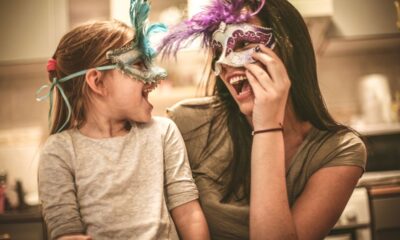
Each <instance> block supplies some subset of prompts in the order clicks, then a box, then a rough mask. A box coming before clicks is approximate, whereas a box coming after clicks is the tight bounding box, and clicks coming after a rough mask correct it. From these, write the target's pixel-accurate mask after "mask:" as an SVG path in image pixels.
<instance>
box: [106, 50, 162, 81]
mask: <svg viewBox="0 0 400 240" xmlns="http://www.w3.org/2000/svg"><path fill="white" fill-rule="evenodd" d="M107 59H110V60H111V61H112V62H113V63H114V64H116V66H117V68H118V69H120V70H121V71H122V72H123V73H125V74H127V75H128V76H130V77H132V78H134V79H136V80H140V81H142V82H143V83H158V82H159V81H160V80H163V79H165V78H166V77H167V72H166V71H165V70H164V69H163V68H160V67H157V66H154V65H153V63H152V61H146V59H147V58H146V57H145V56H143V51H141V50H140V49H137V48H133V47H132V46H131V45H130V46H128V47H125V48H120V49H116V50H111V51H109V52H107ZM139 62H142V63H143V64H144V66H145V69H143V68H140V69H139V68H137V67H135V66H134V65H135V64H137V63H139Z"/></svg>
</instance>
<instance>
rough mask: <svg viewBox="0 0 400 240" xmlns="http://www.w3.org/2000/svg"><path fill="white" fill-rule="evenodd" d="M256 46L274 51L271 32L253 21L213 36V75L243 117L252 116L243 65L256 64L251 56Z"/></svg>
mask: <svg viewBox="0 0 400 240" xmlns="http://www.w3.org/2000/svg"><path fill="white" fill-rule="evenodd" d="M259 44H263V45H265V46H267V47H269V48H273V47H274V44H275V40H274V38H273V35H272V30H271V29H268V28H263V27H261V22H260V20H259V19H258V18H256V17H252V18H251V19H250V20H249V21H248V22H247V23H244V24H232V25H227V26H225V27H222V29H220V30H217V31H216V32H214V34H213V42H212V50H213V58H214V60H213V63H212V64H213V68H214V71H215V73H216V74H217V75H218V76H219V77H220V78H221V79H222V81H223V82H224V84H225V86H226V87H227V88H228V90H229V92H230V94H231V95H232V97H233V98H234V99H235V101H236V103H237V104H238V105H239V108H240V111H241V112H242V113H243V114H245V115H246V116H251V115H252V112H253V105H254V94H253V91H252V89H251V87H250V84H249V82H248V80H247V77H246V74H245V70H246V69H245V68H244V64H246V63H254V62H255V61H254V60H253V59H252V58H251V54H252V53H253V52H254V49H255V47H256V46H257V45H259Z"/></svg>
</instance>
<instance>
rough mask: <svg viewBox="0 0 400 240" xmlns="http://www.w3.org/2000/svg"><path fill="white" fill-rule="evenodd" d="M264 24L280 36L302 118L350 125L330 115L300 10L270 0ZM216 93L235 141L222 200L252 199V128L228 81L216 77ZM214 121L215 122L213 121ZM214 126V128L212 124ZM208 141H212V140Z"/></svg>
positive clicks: (327, 125)
mask: <svg viewBox="0 0 400 240" xmlns="http://www.w3.org/2000/svg"><path fill="white" fill-rule="evenodd" d="M257 16H258V18H259V19H260V20H261V22H262V23H263V25H264V26H268V27H271V28H272V29H273V31H274V34H275V37H276V39H277V44H276V47H275V50H276V51H277V53H278V55H279V57H280V58H281V60H282V61H283V63H284V64H285V66H286V69H287V72H288V75H289V77H290V80H291V88H290V94H289V97H290V102H291V103H292V105H293V109H294V112H295V115H296V116H297V118H298V119H299V120H300V121H308V122H310V123H311V124H312V125H313V126H314V127H316V128H318V129H320V130H327V131H331V132H336V131H339V130H342V129H346V128H347V127H345V126H343V125H340V124H338V123H337V122H336V121H335V120H334V119H333V118H332V116H331V115H330V114H329V112H328V110H327V108H326V105H325V103H324V100H323V98H322V95H321V91H320V88H319V85H318V80H317V70H316V60H315V55H314V49H313V46H312V42H311V38H310V35H309V33H308V30H307V26H306V24H305V22H304V20H303V18H302V16H301V15H300V13H299V12H298V11H297V10H296V9H295V8H294V7H293V6H292V5H291V4H290V3H289V2H288V1H286V0H268V1H266V3H265V6H264V8H263V9H262V10H261V11H260V12H259V14H258V15H257ZM212 94H213V95H215V96H217V97H218V98H219V100H220V101H221V103H222V106H223V108H219V110H221V113H223V114H222V115H221V114H216V115H215V117H221V116H224V117H226V121H225V122H226V124H227V126H228V131H229V134H230V136H231V139H232V143H233V154H232V161H231V162H230V164H229V166H228V167H227V169H225V171H224V172H223V173H222V174H221V176H220V177H221V178H222V177H228V185H227V188H226V189H225V192H224V196H223V198H222V199H221V202H227V201H229V200H231V199H235V200H246V201H248V202H249V200H250V172H251V169H250V162H251V161H250V158H251V145H252V138H251V134H250V131H251V127H250V125H249V123H248V122H247V121H246V119H245V117H244V115H243V114H242V113H241V112H240V110H239V107H238V106H237V104H236V103H235V101H234V99H233V98H232V96H231V95H230V93H229V91H228V89H227V88H226V87H225V85H224V83H223V82H222V80H221V79H219V78H218V77H217V78H216V79H215V84H214V90H213V93H212ZM212 122H213V121H212ZM210 129H214V128H213V127H211V128H210ZM208 144H212V139H211V141H209V142H208Z"/></svg>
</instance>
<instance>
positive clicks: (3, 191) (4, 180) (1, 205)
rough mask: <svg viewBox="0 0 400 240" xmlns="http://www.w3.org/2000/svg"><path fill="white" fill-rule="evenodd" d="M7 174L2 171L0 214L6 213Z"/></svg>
mask: <svg viewBox="0 0 400 240" xmlns="http://www.w3.org/2000/svg"><path fill="white" fill-rule="evenodd" d="M6 184H7V172H6V171H5V170H0V214H2V213H4V210H5V205H6Z"/></svg>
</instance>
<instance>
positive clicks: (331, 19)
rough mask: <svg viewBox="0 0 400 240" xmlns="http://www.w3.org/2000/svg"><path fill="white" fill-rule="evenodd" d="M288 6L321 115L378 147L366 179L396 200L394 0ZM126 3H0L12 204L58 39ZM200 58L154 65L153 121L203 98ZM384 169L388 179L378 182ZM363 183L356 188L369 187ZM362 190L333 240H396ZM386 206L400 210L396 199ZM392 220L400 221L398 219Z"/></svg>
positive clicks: (166, 11)
mask: <svg viewBox="0 0 400 240" xmlns="http://www.w3.org/2000/svg"><path fill="white" fill-rule="evenodd" d="M206 2H207V1H204V0H203V1H198V0H197V1H196V0H168V1H163V0H152V1H151V3H152V12H151V16H150V19H151V21H152V22H156V21H162V22H164V23H167V24H169V25H172V24H174V23H177V22H179V21H181V20H183V19H185V18H186V17H187V16H191V15H193V14H194V13H195V12H196V11H197V10H198V9H199V8H200V7H201V5H202V4H205V3H206ZM267 2H268V1H267ZM291 2H292V3H293V4H294V5H295V6H296V7H297V8H298V9H299V10H300V12H301V13H302V15H303V16H304V18H305V20H306V22H307V25H308V27H309V30H310V33H311V36H312V39H313V43H314V47H315V50H316V54H317V61H318V74H319V81H320V87H321V90H322V92H323V95H324V97H325V101H326V104H327V107H328V109H329V110H330V112H331V113H332V114H333V116H334V117H335V118H336V119H337V120H339V121H341V122H343V123H345V124H349V125H350V126H352V127H354V128H355V129H356V130H358V131H360V132H361V133H363V134H365V135H367V137H369V138H370V142H371V146H372V147H373V148H376V149H374V154H375V155H374V156H376V158H375V159H372V160H370V161H369V162H370V163H369V166H370V167H369V169H368V171H369V172H371V174H370V175H368V177H370V179H373V181H377V179H378V180H379V181H382V179H389V178H388V177H390V182H389V183H390V184H389V185H390V186H392V185H393V184H394V187H395V190H393V191H392V192H390V193H391V194H392V193H393V194H394V195H395V196H398V195H400V191H399V189H398V187H399V180H398V179H399V177H398V176H399V170H400V163H399V162H400V153H399V150H398V148H399V146H400V124H399V121H400V31H399V29H400V18H399V16H400V10H399V4H400V2H399V1H393V0H379V1H378V0H291ZM267 4H268V3H267ZM128 7H129V1H128V0H36V1H28V0H13V1H6V0H1V1H0V32H1V38H0V188H1V182H2V176H5V175H7V181H6V183H7V184H6V188H7V194H8V195H7V196H8V198H9V202H10V205H11V207H16V206H17V205H18V200H19V201H20V202H21V201H22V200H21V196H23V198H22V199H23V201H24V202H25V203H26V204H28V205H33V204H37V202H38V199H37V190H36V189H37V183H36V178H37V175H36V168H37V156H38V151H39V148H40V145H41V144H42V143H43V141H44V140H45V139H46V136H47V134H48V125H47V124H48V123H47V112H48V103H47V102H44V103H43V102H41V103H38V102H36V100H35V91H36V90H37V89H38V88H39V87H40V86H41V85H42V84H45V83H46V82H47V72H46V70H45V66H46V63H47V60H48V58H49V57H51V56H52V54H53V51H54V50H55V48H56V45H57V43H58V41H59V39H60V37H61V36H62V35H63V34H64V33H65V32H66V31H68V30H69V29H71V28H72V27H74V26H76V25H77V24H79V23H82V22H85V21H88V20H94V19H96V20H105V19H110V18H117V19H120V20H124V21H127V22H129V20H128V13H127V11H128ZM206 58H207V54H206V53H204V52H201V50H200V49H199V48H198V46H197V45H196V44H193V46H191V47H190V48H189V49H187V50H184V51H182V52H181V53H180V54H179V55H178V59H177V62H173V61H169V62H168V63H167V62H160V64H161V65H163V66H164V67H166V68H167V69H168V71H169V80H168V81H165V82H164V83H163V84H162V85H161V86H159V87H158V89H157V90H156V91H154V92H153V93H152V94H151V97H150V98H151V99H150V101H152V102H153V104H154V105H155V108H154V110H153V113H154V115H164V112H165V108H166V107H168V106H171V105H173V104H174V103H176V102H177V101H179V100H181V99H184V98H188V97H195V96H201V94H202V93H203V90H202V89H201V88H199V87H198V86H199V83H200V81H201V79H203V77H204V76H203V70H204V63H205V61H206ZM396 146H397V147H396ZM388 151H389V152H388ZM382 172H384V173H388V175H384V176H385V178H382V175H381V174H380V173H382ZM368 177H367V178H366V180H365V182H362V183H361V184H360V186H367V185H368V182H369V181H370V180H369V178H368ZM3 179H4V178H3ZM3 182H5V180H4V181H3ZM363 184H364V185H363ZM374 184H375V182H374ZM383 185H385V186H386V185H387V183H385V184H383ZM368 186H369V185H368ZM396 187H397V188H396ZM364 190H365V189H364ZM364 190H361V191H358V193H357V194H356V193H355V194H354V195H355V196H356V195H360V196H365V194H367V195H368V196H369V198H366V199H367V202H365V201H364V200H365V199H364V200H361V201H362V202H364V203H366V204H364V205H363V206H364V207H365V209H367V210H366V211H367V212H368V213H365V212H364V213H362V214H364V215H363V216H364V217H365V216H366V217H365V218H363V217H359V218H363V219H366V220H365V221H364V223H363V224H364V225H363V224H361V225H353V226H352V227H349V224H347V227H342V228H341V227H338V228H337V231H336V232H333V234H335V235H334V236H332V238H334V237H336V238H337V239H339V238H340V237H344V238H343V239H349V238H346V237H349V236H350V237H351V238H352V239H357V237H358V239H371V238H376V239H392V238H390V237H392V236H395V237H399V238H396V239H400V235H397V234H400V226H399V225H400V223H399V224H397V225H396V223H394V225H393V224H392V223H389V227H387V226H386V227H387V228H385V227H384V228H383V229H389V230H388V231H386V230H385V231H383V230H382V231H381V233H382V234H386V235H382V236H381V235H379V233H377V232H379V226H378V225H379V224H377V223H375V222H374V221H375V220H374V219H373V218H374V217H376V218H377V216H378V215H379V214H380V213H374V212H373V211H372V208H373V207H371V206H372V205H371V203H372V202H373V201H372V200H371V193H373V191H372V190H371V189H370V188H368V191H367V193H364V192H363V191H364ZM378 190H379V189H378ZM0 191H1V190H0ZM379 194H381V192H379V193H378V195H377V196H387V195H385V194H383V195H379ZM396 194H397V195H396ZM355 201H356V202H357V201H358V200H355ZM390 201H391V202H393V199H392V198H391V199H390ZM358 204H359V203H358ZM394 204H395V205H394V206H395V209H397V211H400V209H399V208H400V198H398V199H397V200H396V202H394ZM385 206H386V205H385ZM396 206H397V208H396ZM350 208H351V207H350ZM385 209H386V208H385ZM0 210H1V208H0ZM350 210H351V211H350V214H349V215H351V216H350V217H347V220H346V221H347V223H349V220H348V219H350V220H351V219H352V217H354V215H356V218H357V216H358V215H357V214H358V213H354V212H357V211H358V210H354V209H350ZM347 212H348V211H347ZM365 214H367V215H365ZM3 215H4V214H3ZM390 216H391V215H390V213H388V214H386V213H385V214H383V218H384V219H389V218H391V217H390ZM341 219H342V218H341ZM7 221H9V220H7V219H3V220H2V219H1V214H0V239H1V234H2V232H4V230H2V227H1V224H3V225H4V224H5V223H11V222H7ZM397 222H400V221H398V219H397ZM353 223H354V221H353ZM338 224H339V223H338ZM339 225H340V224H339ZM342 225H343V223H342ZM7 226H8V228H10V226H11V225H7ZM362 230H367V231H364V232H362ZM370 230H371V231H370ZM387 232H389V233H387ZM387 234H389V235H387ZM381 237H384V238H381ZM39 239H40V238H39ZM340 239H342V238H340ZM393 239H395V238H393Z"/></svg>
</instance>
